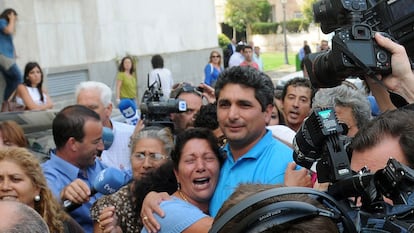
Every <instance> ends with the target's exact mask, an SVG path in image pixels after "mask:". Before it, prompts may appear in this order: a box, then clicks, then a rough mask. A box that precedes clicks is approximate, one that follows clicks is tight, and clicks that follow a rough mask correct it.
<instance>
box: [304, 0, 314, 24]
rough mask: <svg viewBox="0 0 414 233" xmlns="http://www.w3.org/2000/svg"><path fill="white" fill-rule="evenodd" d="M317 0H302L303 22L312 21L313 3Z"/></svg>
mask: <svg viewBox="0 0 414 233" xmlns="http://www.w3.org/2000/svg"><path fill="white" fill-rule="evenodd" d="M316 1H317V0H304V1H303V5H302V12H303V16H304V18H305V22H307V23H311V22H313V3H315V2H316Z"/></svg>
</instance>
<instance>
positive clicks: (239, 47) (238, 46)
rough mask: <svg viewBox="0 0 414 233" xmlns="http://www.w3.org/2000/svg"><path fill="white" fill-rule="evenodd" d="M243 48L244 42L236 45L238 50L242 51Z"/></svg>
mask: <svg viewBox="0 0 414 233" xmlns="http://www.w3.org/2000/svg"><path fill="white" fill-rule="evenodd" d="M243 49H244V45H242V44H238V45H236V52H239V53H240V52H241V51H243Z"/></svg>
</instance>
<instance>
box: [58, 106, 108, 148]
mask: <svg viewBox="0 0 414 233" xmlns="http://www.w3.org/2000/svg"><path fill="white" fill-rule="evenodd" d="M87 120H94V121H98V122H100V117H99V115H98V114H97V113H96V112H94V111H93V110H91V109H89V108H87V107H85V106H83V105H70V106H67V107H65V108H64V109H62V110H61V111H60V112H59V113H58V114H57V115H56V117H55V119H54V120H53V123H52V131H53V140H54V141H55V145H56V149H60V148H62V147H63V146H64V145H65V144H66V142H67V141H68V140H69V138H70V137H73V138H75V139H76V141H79V142H82V140H83V138H84V137H85V132H84V126H85V123H86V121H87Z"/></svg>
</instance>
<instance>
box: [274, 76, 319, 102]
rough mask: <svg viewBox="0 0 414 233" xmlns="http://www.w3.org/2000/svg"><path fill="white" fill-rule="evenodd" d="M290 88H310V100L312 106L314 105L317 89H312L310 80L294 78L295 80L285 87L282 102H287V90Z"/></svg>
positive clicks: (287, 83)
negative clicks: (313, 100)
mask: <svg viewBox="0 0 414 233" xmlns="http://www.w3.org/2000/svg"><path fill="white" fill-rule="evenodd" d="M289 86H294V87H307V88H309V89H310V90H311V96H310V100H311V104H312V99H313V96H314V95H315V89H314V88H313V87H312V83H311V82H310V80H309V79H307V78H300V77H296V78H293V79H291V80H289V81H287V82H286V85H285V86H284V87H283V91H282V101H283V100H285V97H286V94H287V89H288V87H289Z"/></svg>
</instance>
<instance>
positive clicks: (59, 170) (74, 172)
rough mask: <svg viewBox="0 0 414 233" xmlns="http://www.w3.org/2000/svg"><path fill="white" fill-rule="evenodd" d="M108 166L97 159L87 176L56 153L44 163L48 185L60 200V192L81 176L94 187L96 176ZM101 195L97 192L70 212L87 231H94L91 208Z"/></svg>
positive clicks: (88, 170)
mask: <svg viewBox="0 0 414 233" xmlns="http://www.w3.org/2000/svg"><path fill="white" fill-rule="evenodd" d="M106 167H107V166H106V165H104V164H103V163H102V162H100V161H99V159H96V160H95V165H93V166H90V167H88V169H87V171H86V174H87V175H86V176H85V175H83V173H82V172H81V170H80V169H79V168H78V167H76V166H74V165H72V164H71V163H69V162H67V161H66V160H64V159H62V158H60V157H59V156H56V155H55V154H54V153H52V154H51V157H50V160H48V161H46V162H45V163H43V164H42V168H43V173H44V174H45V177H46V180H47V183H48V186H49V188H50V189H51V190H52V193H53V195H54V196H55V197H56V198H57V199H58V200H59V202H60V201H61V200H60V192H61V191H62V189H63V188H64V187H66V186H67V185H68V184H70V183H72V181H74V180H75V179H77V178H79V179H81V180H83V181H85V182H86V183H87V184H88V185H89V187H93V182H94V180H95V177H96V176H97V174H98V173H99V172H100V171H102V170H103V169H105V168H106ZM101 196H102V194H100V193H97V194H95V195H94V196H92V197H91V198H90V200H89V202H87V203H84V204H83V205H82V206H81V207H79V208H77V209H75V210H74V211H72V212H70V213H69V214H70V215H71V216H72V217H73V218H74V219H75V220H76V221H77V222H78V223H79V224H80V225H81V226H82V228H83V229H84V230H85V232H88V233H92V232H93V221H92V218H91V216H90V212H89V209H90V208H91V206H92V204H93V203H94V202H95V201H96V200H97V199H99V198H100V197H101Z"/></svg>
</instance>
